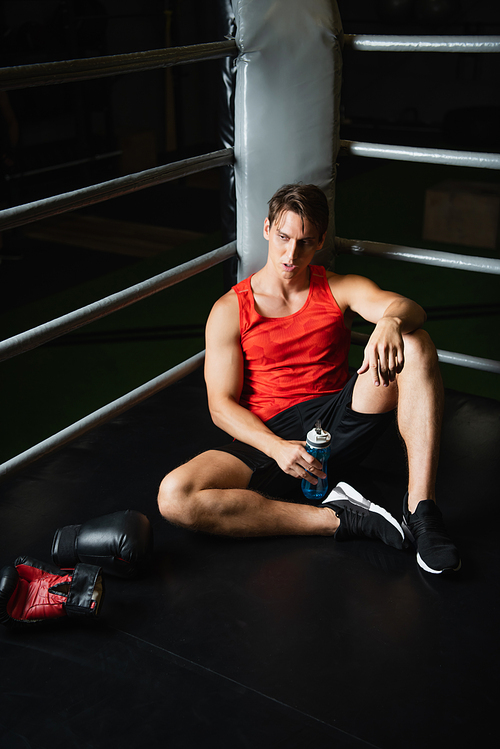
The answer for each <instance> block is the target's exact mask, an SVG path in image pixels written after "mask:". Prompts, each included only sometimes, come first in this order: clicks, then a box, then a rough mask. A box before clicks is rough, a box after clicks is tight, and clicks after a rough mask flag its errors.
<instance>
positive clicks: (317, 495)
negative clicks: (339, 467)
mask: <svg viewBox="0 0 500 749" xmlns="http://www.w3.org/2000/svg"><path fill="white" fill-rule="evenodd" d="M331 440H332V438H331V435H330V434H329V433H328V432H325V430H324V429H322V428H321V421H317V422H316V424H315V425H314V429H311V431H310V432H308V433H307V438H306V450H307V452H308V453H311V455H313V456H314V457H315V458H316V459H317V460H319V462H320V463H321V469H322V471H323V473H326V468H327V463H328V458H329V457H330V442H331ZM327 491H328V476H327V477H326V478H324V479H320V478H318V483H317V484H311V483H309V481H306V479H302V492H303V494H304V496H305V497H307V499H315V500H318V499H323V497H325V496H326V493H327Z"/></svg>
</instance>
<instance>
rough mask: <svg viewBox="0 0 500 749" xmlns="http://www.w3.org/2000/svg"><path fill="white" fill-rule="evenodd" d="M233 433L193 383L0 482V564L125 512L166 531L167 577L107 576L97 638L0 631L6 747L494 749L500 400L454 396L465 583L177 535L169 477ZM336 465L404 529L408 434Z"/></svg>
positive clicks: (450, 519)
mask: <svg viewBox="0 0 500 749" xmlns="http://www.w3.org/2000/svg"><path fill="white" fill-rule="evenodd" d="M186 435H189V438H188V439H186ZM224 439H225V436H224V435H223V434H222V433H221V432H220V431H219V430H217V429H216V428H215V427H213V425H212V424H211V421H210V418H209V415H208V412H207V407H206V398H205V394H204V388H203V384H202V379H201V373H200V372H197V373H195V374H194V375H191V376H190V377H188V378H187V379H186V380H184V381H183V382H181V383H177V384H176V385H174V386H172V387H171V388H169V389H167V390H165V391H164V392H162V393H159V394H158V395H156V396H154V397H153V398H151V399H149V400H148V401H146V402H145V403H143V404H141V405H139V406H136V407H135V408H134V409H132V410H131V411H129V412H128V413H127V414H125V415H123V416H121V417H120V418H118V419H116V420H114V421H112V422H109V423H108V424H105V425H103V426H101V427H99V428H97V429H95V430H93V431H92V432H90V433H88V434H87V435H85V436H83V437H82V438H80V439H79V440H77V441H76V442H74V443H72V444H71V445H69V446H67V447H65V448H63V449H61V450H59V451H58V452H56V453H53V454H52V455H49V456H47V457H46V458H44V459H41V460H39V461H38V462H36V463H34V464H33V465H32V466H30V467H29V468H26V469H25V470H23V471H22V472H20V473H18V474H16V475H15V476H14V477H12V478H11V479H9V480H6V481H4V482H3V483H2V484H1V485H0V522H1V528H2V549H1V555H0V564H4V563H10V562H12V561H13V560H14V559H15V558H16V557H17V556H18V555H20V554H29V555H30V556H33V557H36V558H38V559H41V560H45V561H50V546H51V540H52V536H53V533H54V531H55V529H56V528H58V527H61V526H63V525H66V524H70V523H77V522H82V521H85V520H86V519H87V518H91V517H96V516H98V515H101V514H105V513H107V512H111V511H114V510H117V509H125V508H134V509H138V510H141V511H142V512H144V513H146V514H147V515H148V517H149V518H150V520H151V522H152V524H153V527H154V533H155V569H154V571H153V572H152V574H150V575H149V576H148V577H147V578H145V579H143V580H136V581H124V580H119V579H116V578H112V577H107V578H106V597H105V600H104V604H103V607H102V615H101V620H100V622H98V623H97V624H96V625H95V626H90V627H89V626H87V627H82V626H78V627H77V626H74V625H73V626H68V627H64V628H61V629H52V630H49V631H43V632H41V631H35V632H33V631H32V632H29V633H20V634H14V633H12V632H9V631H8V630H7V629H5V628H1V629H0V642H1V650H0V657H1V662H2V683H3V696H2V699H1V701H0V746H1V747H2V749H3V748H4V747H5V748H8V749H17V748H18V747H19V748H20V747H33V748H35V747H36V748H37V749H45V748H47V749H49V748H50V749H56V748H57V747H65V749H67V748H68V747H75V749H76V748H77V747H78V749H82V748H87V747H88V748H89V749H90V748H93V747H115V746H116V747H139V746H140V747H142V746H149V747H173V748H174V749H177V747H186V748H189V749H190V748H191V747H198V746H203V747H210V748H211V747H216V746H217V747H256V746H258V747H266V748H267V747H270V748H273V749H274V747H292V748H293V747H296V748H297V749H303V748H304V749H305V748H308V749H309V747H310V748H311V749H313V748H314V749H317V748H319V749H322V748H323V747H325V748H326V747H336V748H337V747H339V748H340V749H361V747H368V746H374V747H380V748H381V749H382V748H385V749H401V747H405V748H406V747H408V749H412V748H413V747H415V748H416V747H419V748H420V747H422V746H426V747H439V748H440V749H441V748H442V747H451V746H453V747H470V746H480V747H482V748H484V747H490V746H493V743H495V745H496V740H495V739H494V736H495V735H496V731H495V707H496V689H495V685H496V679H497V673H498V665H499V664H498V647H497V632H498V624H499V616H498V614H499V603H498V589H499V578H500V564H499V561H500V551H499V544H498V540H497V533H498V532H497V526H498V515H499V512H498V509H497V505H498V502H497V496H498V489H497V487H498V485H499V478H500V476H499V473H500V469H499V466H498V447H499V444H500V403H498V402H495V401H491V400H488V399H483V398H480V397H472V396H462V395H461V394H459V393H456V392H453V391H447V393H446V419H445V427H444V432H443V447H442V457H441V465H440V472H439V481H438V483H439V500H440V506H441V508H442V509H443V512H444V514H445V517H446V520H447V525H448V528H449V530H450V532H451V534H452V535H453V537H454V538H455V540H456V542H457V544H458V545H459V547H460V550H461V554H462V561H463V569H462V571H461V572H460V573H459V574H458V575H457V576H455V577H454V578H452V579H450V578H446V579H444V578H441V577H440V576H431V575H425V574H424V573H422V572H420V570H419V568H418V567H417V565H416V562H415V559H414V555H413V553H412V552H410V551H405V552H397V551H395V550H394V549H391V548H389V547H385V546H384V545H382V544H380V543H377V542H370V541H362V540H359V541H355V542H351V543H345V544H340V543H339V544H337V543H335V542H334V541H333V540H332V539H329V538H309V537H300V538H271V539H238V540H236V539H225V538H218V537H212V536H206V535H202V534H194V533H191V532H188V531H183V530H180V529H176V528H173V527H171V526H169V525H168V524H167V523H165V522H164V521H163V520H162V519H161V518H160V517H159V515H158V511H157V508H156V492H157V487H158V484H159V482H160V480H161V478H162V477H163V475H164V474H165V473H166V472H167V471H168V470H169V469H171V468H173V467H174V466H175V465H177V464H178V463H179V462H180V461H183V460H185V459H187V458H188V457H190V456H191V455H192V454H195V453H196V452H198V451H200V450H202V449H205V448H207V447H209V446H211V445H213V444H215V442H216V441H219V440H220V441H222V440H224ZM338 473H339V477H340V478H346V479H348V480H350V481H351V482H352V483H353V484H354V485H355V486H358V487H359V488H360V489H361V490H363V491H365V492H367V493H368V492H370V493H371V494H372V495H373V499H375V501H377V499H378V500H380V499H381V498H382V500H383V502H384V504H385V505H386V507H387V508H388V509H389V510H390V511H391V512H393V513H394V514H395V515H396V516H397V517H398V518H400V510H401V502H402V497H403V494H404V490H405V471H404V456H403V452H402V449H401V445H400V443H399V439H398V437H397V435H396V434H395V432H394V431H392V430H389V431H388V432H387V434H386V435H385V436H384V438H383V439H382V440H381V441H380V443H379V444H378V445H377V446H376V448H375V449H374V451H373V452H372V453H371V454H370V456H369V457H368V458H367V459H366V460H365V461H364V464H363V465H362V466H361V467H359V469H357V470H356V471H355V472H354V473H353V472H352V470H351V472H350V475H349V476H342V469H341V468H340V467H339V468H338ZM492 685H493V686H492Z"/></svg>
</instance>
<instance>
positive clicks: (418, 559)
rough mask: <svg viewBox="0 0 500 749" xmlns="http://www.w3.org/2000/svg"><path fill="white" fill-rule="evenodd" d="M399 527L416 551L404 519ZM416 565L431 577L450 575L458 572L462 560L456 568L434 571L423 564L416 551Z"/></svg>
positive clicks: (411, 534) (413, 539)
mask: <svg viewBox="0 0 500 749" xmlns="http://www.w3.org/2000/svg"><path fill="white" fill-rule="evenodd" d="M401 525H402V527H403V531H404V534H405V536H406V537H407V538H408V540H409V541H411V544H412V546H414V548H415V549H416V548H417V544H416V542H415V538H414V536H413V533H412V532H411V531H410V529H409V528H408V525H407V524H406V522H405V520H404V518H403V522H402V523H401ZM417 564H418V566H419V567H421V569H423V570H424V571H425V572H430V573H431V575H442V574H443V573H445V574H446V573H450V572H458V570H459V569H460V567H461V566H462V560H460V562H459V564H458V567H444V568H443V569H442V570H434V569H432V567H429V565H428V564H426V563H425V562H424V560H423V559H422V557H421V556H420V554H419V552H418V551H417Z"/></svg>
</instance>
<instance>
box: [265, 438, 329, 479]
mask: <svg viewBox="0 0 500 749" xmlns="http://www.w3.org/2000/svg"><path fill="white" fill-rule="evenodd" d="M305 444H306V443H305V442H300V441H298V440H290V441H287V440H280V441H279V442H278V443H277V446H276V447H275V449H274V450H273V454H272V456H270V457H272V458H274V460H275V461H276V463H277V464H278V465H279V467H280V468H281V470H282V471H284V472H285V473H288V474H289V475H290V476H294V477H295V478H299V479H306V481H309V483H310V484H314V485H315V484H317V483H318V478H321V479H324V478H326V473H324V472H323V470H322V468H321V463H320V462H319V460H316V458H314V457H313V456H312V455H311V454H310V453H308V452H307V450H306V448H305ZM311 474H312V475H311Z"/></svg>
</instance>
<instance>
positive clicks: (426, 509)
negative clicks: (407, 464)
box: [403, 493, 462, 575]
mask: <svg viewBox="0 0 500 749" xmlns="http://www.w3.org/2000/svg"><path fill="white" fill-rule="evenodd" d="M403 530H404V532H405V534H406V535H407V537H408V538H409V540H410V541H411V542H412V544H413V546H414V547H415V549H416V550H417V562H418V564H419V566H420V567H421V568H422V569H423V570H425V571H426V572H432V573H433V574H434V575H440V574H441V573H442V572H457V571H458V570H459V569H460V567H461V564H462V563H461V561H460V555H459V553H458V549H457V548H456V546H455V545H454V544H453V542H452V541H451V539H450V537H449V536H448V534H447V532H446V529H445V527H444V522H443V516H442V515H441V510H440V509H439V507H438V506H437V505H436V503H435V502H433V501H432V499H426V500H424V501H422V502H419V503H418V505H417V507H416V509H415V512H413V513H411V512H410V511H409V510H408V493H406V495H405V498H404V502H403Z"/></svg>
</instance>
